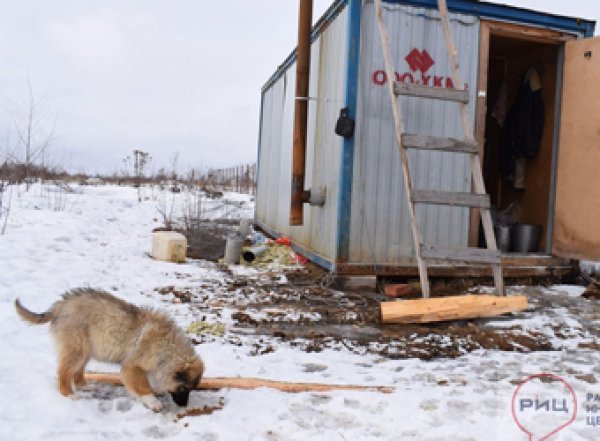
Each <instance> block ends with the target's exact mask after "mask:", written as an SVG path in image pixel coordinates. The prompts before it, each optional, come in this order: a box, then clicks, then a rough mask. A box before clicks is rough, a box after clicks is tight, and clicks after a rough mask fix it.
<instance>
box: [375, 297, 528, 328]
mask: <svg viewBox="0 0 600 441" xmlns="http://www.w3.org/2000/svg"><path fill="white" fill-rule="evenodd" d="M526 308H527V297H525V296H510V297H499V296H490V295H464V296H452V297H438V298H430V299H418V300H401V301H396V302H382V303H381V322H382V323H428V322H441V321H446V320H464V319H473V318H478V317H494V316H497V315H501V314H507V313H509V312H517V311H522V310H524V309H526Z"/></svg>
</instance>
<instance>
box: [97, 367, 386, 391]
mask: <svg viewBox="0 0 600 441" xmlns="http://www.w3.org/2000/svg"><path fill="white" fill-rule="evenodd" d="M85 380H86V381H93V382H96V383H108V384H114V385H117V386H122V385H123V383H122V382H121V376H120V375H119V374H118V373H109V372H86V373H85ZM260 387H268V388H271V389H277V390H279V391H282V392H327V391H332V390H354V391H365V392H382V393H386V394H389V393H392V392H394V388H393V387H391V386H356V385H351V384H322V383H292V382H289V381H275V380H265V379H263V378H252V377H213V378H203V379H202V380H201V381H200V384H198V385H197V386H196V389H199V390H207V389H208V390H214V389H257V388H260Z"/></svg>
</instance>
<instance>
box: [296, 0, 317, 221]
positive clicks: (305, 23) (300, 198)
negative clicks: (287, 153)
mask: <svg viewBox="0 0 600 441" xmlns="http://www.w3.org/2000/svg"><path fill="white" fill-rule="evenodd" d="M312 9H313V0H300V13H299V16H298V48H297V52H296V100H295V106H294V144H293V151H292V155H293V158H292V195H291V196H292V197H291V207H290V225H302V224H303V222H304V204H305V203H306V202H308V200H309V197H310V192H309V191H306V190H305V189H304V174H305V168H306V126H307V120H308V99H307V98H308V85H309V84H308V82H309V76H310V31H311V28H312Z"/></svg>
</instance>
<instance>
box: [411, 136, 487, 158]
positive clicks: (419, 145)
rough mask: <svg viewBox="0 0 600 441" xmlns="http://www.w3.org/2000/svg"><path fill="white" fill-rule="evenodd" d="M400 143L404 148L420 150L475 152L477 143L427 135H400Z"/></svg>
mask: <svg viewBox="0 0 600 441" xmlns="http://www.w3.org/2000/svg"><path fill="white" fill-rule="evenodd" d="M402 143H403V144H404V147H405V148H410V149H422V150H439V151H443V152H454V153H477V152H478V147H477V144H475V143H473V142H466V141H461V140H458V139H453V138H443V137H439V136H427V135H411V134H405V135H402Z"/></svg>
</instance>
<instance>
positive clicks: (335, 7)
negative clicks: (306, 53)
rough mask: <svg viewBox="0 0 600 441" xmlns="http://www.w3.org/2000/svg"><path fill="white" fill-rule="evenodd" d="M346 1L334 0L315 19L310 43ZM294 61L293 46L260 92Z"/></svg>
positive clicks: (337, 13)
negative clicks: (318, 17)
mask: <svg viewBox="0 0 600 441" xmlns="http://www.w3.org/2000/svg"><path fill="white" fill-rule="evenodd" d="M347 3H348V0H336V1H334V2H333V3H332V4H331V6H329V8H328V9H327V11H325V13H324V14H323V15H322V16H321V18H320V19H319V21H317V23H315V25H314V26H313V28H312V31H311V34H310V41H311V43H312V42H314V41H315V40H316V39H317V38H318V37H319V35H321V34H322V33H323V31H324V30H325V29H327V27H328V26H329V24H330V23H331V22H332V21H333V20H335V18H336V17H337V16H338V15H339V13H340V12H341V11H342V9H344V7H345V6H346V4H347ZM294 61H296V48H294V50H293V51H292V53H291V54H289V55H288V56H287V58H286V59H285V60H284V61H283V63H281V64H280V65H279V66H278V67H277V70H276V71H275V73H274V74H273V75H271V77H270V78H269V79H268V80H267V81H266V82H265V84H264V86H263V87H262V89H261V92H264V91H265V90H267V89H269V88H270V87H271V86H272V85H273V83H274V82H275V81H277V80H278V79H279V78H280V77H281V75H283V72H285V71H286V70H287V68H288V67H290V65H291V64H292V63H293V62H294Z"/></svg>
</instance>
